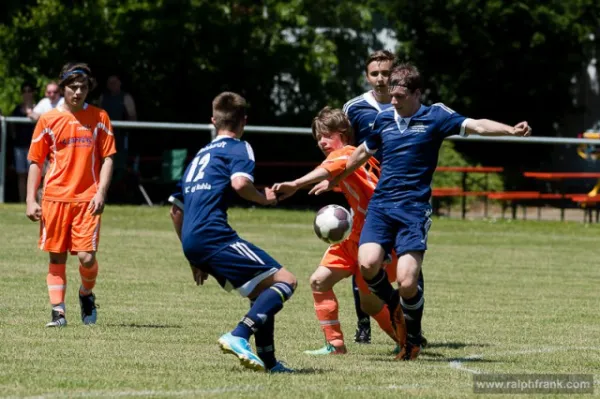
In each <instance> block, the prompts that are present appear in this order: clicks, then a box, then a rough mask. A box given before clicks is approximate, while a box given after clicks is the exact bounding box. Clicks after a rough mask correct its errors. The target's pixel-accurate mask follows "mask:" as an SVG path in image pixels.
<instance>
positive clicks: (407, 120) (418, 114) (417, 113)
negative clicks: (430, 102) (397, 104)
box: [394, 104, 425, 126]
mask: <svg viewBox="0 0 600 399" xmlns="http://www.w3.org/2000/svg"><path fill="white" fill-rule="evenodd" d="M423 112H425V106H424V105H423V104H421V106H420V107H419V109H418V110H417V112H415V113H414V114H413V115H412V116H410V117H401V116H400V114H398V111H396V109H395V108H394V119H395V120H396V121H397V122H398V123H400V120H402V119H404V121H405V122H406V126H408V125H409V124H410V121H411V120H412V119H413V118H417V117H419V116H421V114H423Z"/></svg>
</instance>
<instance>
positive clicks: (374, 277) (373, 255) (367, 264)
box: [358, 242, 406, 347]
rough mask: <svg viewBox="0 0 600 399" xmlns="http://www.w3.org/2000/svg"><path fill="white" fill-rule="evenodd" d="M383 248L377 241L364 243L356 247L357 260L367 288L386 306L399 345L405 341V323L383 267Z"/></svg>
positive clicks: (401, 345) (398, 300)
mask: <svg viewBox="0 0 600 399" xmlns="http://www.w3.org/2000/svg"><path fill="white" fill-rule="evenodd" d="M385 254H386V252H385V250H384V249H383V247H382V246H381V245H379V244H377V243H372V242H370V243H365V244H362V245H361V246H360V247H359V248H358V262H359V265H360V273H361V274H362V276H363V278H364V279H365V281H366V282H367V284H368V285H369V290H370V291H371V292H372V293H373V294H375V295H377V297H379V298H380V299H381V300H382V301H383V302H384V303H385V304H386V305H387V307H388V309H389V312H390V318H391V322H392V325H393V326H394V330H395V331H396V342H398V344H399V345H400V347H404V345H405V343H406V324H405V321H404V314H403V313H402V307H401V306H400V295H399V294H398V291H397V290H396V289H394V287H393V286H392V284H390V282H389V281H388V277H387V274H386V272H385V269H384V268H383V261H384V259H385Z"/></svg>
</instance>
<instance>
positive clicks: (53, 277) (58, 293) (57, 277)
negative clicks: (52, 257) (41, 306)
mask: <svg viewBox="0 0 600 399" xmlns="http://www.w3.org/2000/svg"><path fill="white" fill-rule="evenodd" d="M66 268H67V265H65V264H56V263H50V264H49V265H48V275H47V276H46V284H47V285H48V296H49V297H50V304H51V305H52V306H54V305H60V304H62V303H64V302H65V290H66V288H67V273H66Z"/></svg>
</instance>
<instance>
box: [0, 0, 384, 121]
mask: <svg viewBox="0 0 600 399" xmlns="http://www.w3.org/2000/svg"><path fill="white" fill-rule="evenodd" d="M370 21H371V19H370V12H369V1H366V2H361V3H359V2H343V3H339V2H337V1H332V0H326V1H321V2H319V3H318V5H317V4H316V3H314V2H311V1H308V0H292V1H274V0H262V1H254V0H242V1H237V2H235V3H233V2H214V1H210V0H187V1H184V0H177V1H148V0H142V1H138V0H124V1H121V0H118V1H117V0H97V1H86V0H80V1H71V2H70V4H65V2H61V1H60V0H39V1H38V4H37V5H36V6H33V7H24V8H22V9H21V10H20V12H19V13H18V14H17V15H16V16H15V17H14V18H13V19H12V21H11V23H10V24H7V25H6V26H4V27H3V28H2V30H1V31H0V45H1V46H2V47H0V48H1V50H0V52H1V54H2V55H3V58H4V59H5V60H7V65H6V69H7V73H6V75H5V76H8V77H13V78H14V77H29V76H34V77H37V78H39V79H40V80H46V79H48V78H50V77H54V76H56V74H57V72H58V69H59V68H60V66H61V64H62V63H63V62H64V61H66V60H74V59H78V60H83V61H86V62H88V63H89V64H90V65H91V66H92V69H93V70H94V72H95V73H96V74H97V75H98V76H99V78H100V81H101V83H102V82H103V80H104V78H105V77H106V76H107V74H110V73H111V72H112V71H113V70H115V69H116V70H118V71H119V72H120V73H121V74H122V75H123V74H124V75H125V77H126V78H127V77H129V79H126V81H127V80H129V82H128V83H129V88H128V89H129V90H130V91H132V92H133V94H134V97H135V99H136V102H137V105H138V108H139V112H140V115H141V118H143V119H146V120H162V121H165V120H171V121H173V120H175V121H197V122H207V121H208V120H209V116H210V100H211V99H212V98H213V97H214V96H215V95H216V94H217V93H218V92H220V91H222V90H235V91H238V92H240V93H241V94H243V95H245V96H246V97H247V98H248V99H249V101H250V105H251V107H252V110H251V115H252V116H251V118H252V123H255V124H256V123H269V124H278V125H281V124H296V125H308V123H309V121H310V118H312V116H313V115H314V113H315V112H316V111H317V110H318V109H320V108H321V107H322V106H324V105H326V104H332V105H341V104H342V103H343V101H345V100H346V99H348V98H351V97H353V96H354V95H356V93H358V92H360V91H361V88H360V81H359V79H357V77H358V76H360V73H359V72H358V71H360V69H361V67H362V65H361V62H362V60H363V59H364V58H365V55H366V54H367V52H368V48H369V47H376V38H375V34H374V33H375V32H374V31H373V29H372V27H371V26H370ZM24 49H25V50H26V51H24ZM340 60H343V62H340ZM0 79H2V77H0ZM5 82H6V81H5ZM0 83H2V82H0Z"/></svg>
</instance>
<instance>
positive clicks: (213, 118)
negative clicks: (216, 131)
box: [210, 116, 217, 125]
mask: <svg viewBox="0 0 600 399" xmlns="http://www.w3.org/2000/svg"><path fill="white" fill-rule="evenodd" d="M210 122H211V123H212V124H213V125H214V124H216V123H217V121H216V120H215V117H214V116H211V117H210Z"/></svg>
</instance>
